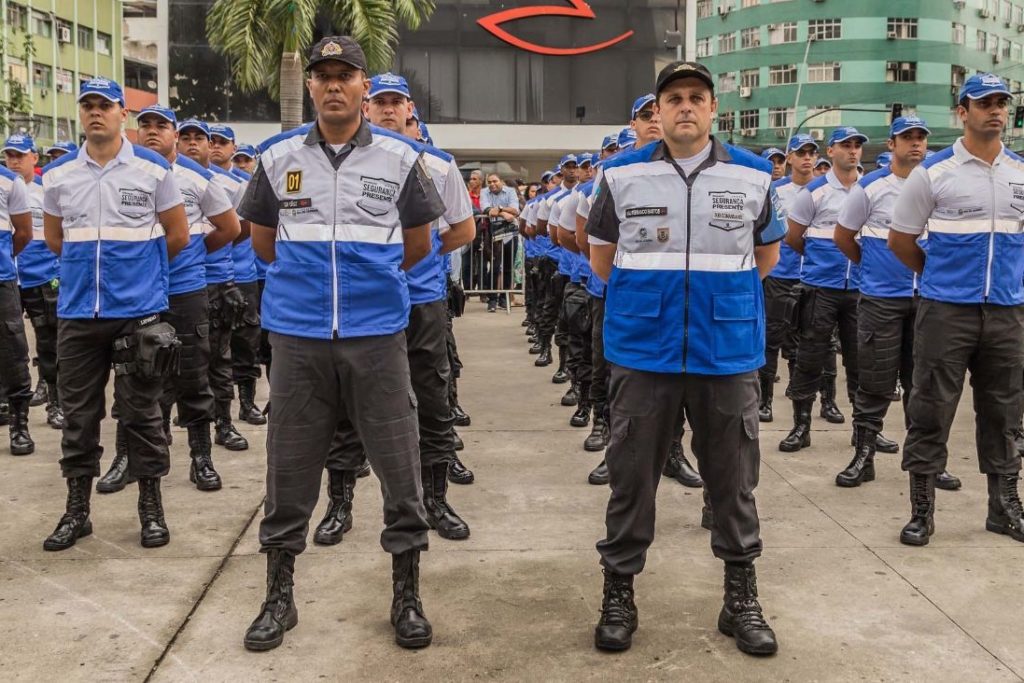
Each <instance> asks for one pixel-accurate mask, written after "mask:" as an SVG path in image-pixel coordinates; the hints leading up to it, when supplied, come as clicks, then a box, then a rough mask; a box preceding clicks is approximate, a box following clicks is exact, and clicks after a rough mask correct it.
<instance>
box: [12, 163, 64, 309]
mask: <svg viewBox="0 0 1024 683" xmlns="http://www.w3.org/2000/svg"><path fill="white" fill-rule="evenodd" d="M27 187H28V202H29V206H31V207H32V241H31V242H29V243H28V244H27V245H25V248H24V249H22V250H21V253H20V254H18V258H17V259H16V260H17V262H18V286H20V287H21V288H22V289H30V288H32V287H38V286H40V285H45V284H47V283H49V282H53V281H54V280H56V279H57V278H58V277H59V276H60V260H59V259H58V258H57V255H56V254H54V253H53V252H52V251H50V248H49V247H48V246H46V237H45V235H44V234H43V180H42V178H40V177H39V176H35V177H34V178H32V182H31V183H30V184H29V185H28V186H27Z"/></svg>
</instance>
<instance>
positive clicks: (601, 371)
mask: <svg viewBox="0 0 1024 683" xmlns="http://www.w3.org/2000/svg"><path fill="white" fill-rule="evenodd" d="M590 318H591V338H590V339H591V358H592V359H593V368H594V369H593V375H592V377H591V382H590V402H591V403H593V404H594V414H595V415H603V416H604V417H605V418H607V417H608V361H607V360H606V359H605V357H604V298H603V297H599V296H591V297H590Z"/></svg>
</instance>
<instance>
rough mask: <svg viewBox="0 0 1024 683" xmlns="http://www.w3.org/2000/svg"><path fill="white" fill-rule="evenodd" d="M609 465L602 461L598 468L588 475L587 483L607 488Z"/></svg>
mask: <svg viewBox="0 0 1024 683" xmlns="http://www.w3.org/2000/svg"><path fill="white" fill-rule="evenodd" d="M608 479H609V474H608V463H606V462H605V461H604V460H602V461H601V462H600V463H599V464H598V466H597V467H595V468H594V469H592V470H591V471H590V474H589V475H587V483H588V484H590V485H591V486H606V485H607V484H608Z"/></svg>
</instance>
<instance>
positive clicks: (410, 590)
mask: <svg viewBox="0 0 1024 683" xmlns="http://www.w3.org/2000/svg"><path fill="white" fill-rule="evenodd" d="M391 580H392V582H393V583H394V590H395V597H394V599H393V600H392V601H391V625H392V626H394V627H395V642H396V643H398V645H399V646H401V647H404V648H407V649H410V650H411V649H415V648H420V647H426V646H428V645H430V641H431V640H432V639H433V637H434V632H433V630H432V629H431V628H430V622H429V621H427V617H426V615H424V614H423V603H421V602H420V551H419V550H406V551H405V552H404V553H401V554H399V555H392V556H391Z"/></svg>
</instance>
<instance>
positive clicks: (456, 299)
mask: <svg viewBox="0 0 1024 683" xmlns="http://www.w3.org/2000/svg"><path fill="white" fill-rule="evenodd" d="M448 310H449V311H451V314H452V317H455V318H461V317H462V314H463V313H465V312H466V290H465V289H463V288H462V283H461V282H452V281H450V280H449V282H448Z"/></svg>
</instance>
